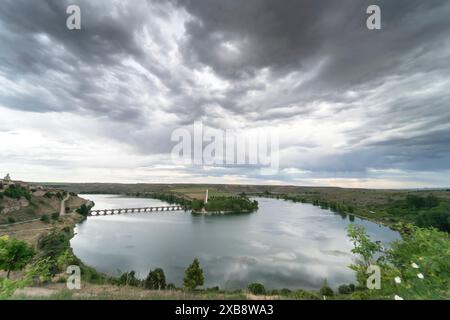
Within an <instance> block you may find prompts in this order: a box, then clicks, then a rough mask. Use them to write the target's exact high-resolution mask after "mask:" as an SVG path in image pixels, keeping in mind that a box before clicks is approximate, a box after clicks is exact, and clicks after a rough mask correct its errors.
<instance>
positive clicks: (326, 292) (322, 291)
mask: <svg viewBox="0 0 450 320" xmlns="http://www.w3.org/2000/svg"><path fill="white" fill-rule="evenodd" d="M319 293H320V294H321V295H322V296H326V297H332V296H334V292H333V289H331V288H330V287H329V286H328V284H327V281H326V280H325V281H324V282H323V285H322V288H320V291H319Z"/></svg>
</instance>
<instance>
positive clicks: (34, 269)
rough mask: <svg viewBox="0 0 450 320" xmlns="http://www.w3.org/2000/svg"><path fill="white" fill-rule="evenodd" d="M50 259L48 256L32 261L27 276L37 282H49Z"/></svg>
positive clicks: (50, 276) (50, 274)
mask: <svg viewBox="0 0 450 320" xmlns="http://www.w3.org/2000/svg"><path fill="white" fill-rule="evenodd" d="M51 269H52V261H51V258H50V257H47V258H43V259H40V260H38V261H36V262H35V263H33V265H32V266H31V268H30V270H29V271H28V272H27V276H28V277H30V278H31V279H32V280H34V281H37V282H49V281H50V280H51V279H52V272H51Z"/></svg>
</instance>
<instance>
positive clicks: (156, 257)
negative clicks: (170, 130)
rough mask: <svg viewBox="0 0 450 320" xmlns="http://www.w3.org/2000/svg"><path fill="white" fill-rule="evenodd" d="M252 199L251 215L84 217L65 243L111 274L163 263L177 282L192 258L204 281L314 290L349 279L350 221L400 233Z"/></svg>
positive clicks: (149, 202)
mask: <svg viewBox="0 0 450 320" xmlns="http://www.w3.org/2000/svg"><path fill="white" fill-rule="evenodd" d="M80 196H81V197H83V198H85V199H90V200H92V201H94V202H95V203H96V205H95V209H110V208H111V209H112V208H126V207H135V208H136V207H145V206H157V205H167V204H166V203H164V202H163V201H160V200H154V199H141V198H130V197H125V196H119V195H80ZM257 200H258V202H259V210H258V211H257V212H255V213H252V214H240V215H224V216H197V215H192V214H191V213H190V212H153V213H135V214H125V215H116V216H96V217H88V219H87V220H86V221H84V222H82V223H81V224H79V225H78V226H77V227H76V230H75V232H76V235H75V237H74V238H73V239H72V241H71V245H72V248H73V250H74V252H75V254H76V255H77V256H78V257H79V258H80V259H81V260H83V261H84V262H85V263H86V264H88V265H90V266H93V267H95V268H96V269H97V270H99V271H102V272H105V273H108V274H111V275H118V274H119V273H121V272H125V271H130V270H135V271H136V273H137V274H138V275H139V276H140V277H142V278H144V277H145V276H146V275H147V274H148V272H149V269H154V268H157V267H161V268H163V269H164V272H165V273H166V278H167V282H168V283H169V282H172V283H174V284H176V285H177V286H181V285H182V283H183V275H184V271H185V269H186V267H187V266H188V265H189V264H190V263H191V262H192V260H193V259H194V257H198V258H199V260H200V264H201V266H202V268H203V271H204V274H205V287H212V286H219V287H220V288H223V289H238V288H246V287H247V285H248V284H249V283H251V282H260V283H263V284H264V285H265V286H266V288H268V289H274V288H278V289H280V288H290V289H299V288H302V289H318V288H320V286H321V284H322V282H323V280H324V279H327V281H328V283H329V285H331V286H332V287H334V288H336V287H337V286H339V285H341V284H343V283H350V282H355V275H354V272H353V271H352V270H350V269H349V268H348V265H349V264H350V263H351V262H352V259H353V258H354V257H353V256H352V254H351V252H350V250H351V249H352V244H351V243H350V241H349V240H348V238H347V231H346V228H347V226H348V225H349V224H350V223H356V224H361V225H363V226H364V227H365V228H366V230H367V231H368V233H369V235H370V236H371V238H372V239H374V240H380V241H382V242H383V243H385V244H387V243H389V242H391V241H393V240H396V239H398V238H399V235H398V233H397V232H394V231H392V230H390V229H389V228H386V227H383V226H380V225H377V224H375V223H373V222H369V221H366V220H362V219H359V218H353V217H350V216H347V217H343V216H340V215H337V214H334V213H332V212H331V211H328V210H323V209H320V208H319V207H314V206H312V205H310V204H301V203H293V202H288V201H282V200H275V199H265V198H257ZM350 220H353V222H351V221H350Z"/></svg>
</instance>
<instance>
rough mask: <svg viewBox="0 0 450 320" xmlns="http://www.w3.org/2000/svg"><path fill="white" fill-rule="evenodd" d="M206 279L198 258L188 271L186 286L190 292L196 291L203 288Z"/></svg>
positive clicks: (185, 279)
mask: <svg viewBox="0 0 450 320" xmlns="http://www.w3.org/2000/svg"><path fill="white" fill-rule="evenodd" d="M204 280H205V278H204V277H203V270H202V268H200V262H199V261H198V259H197V258H195V259H194V261H193V262H192V264H191V265H190V266H189V267H188V268H187V269H186V272H185V276H184V286H185V287H186V288H187V289H189V290H194V289H195V288H196V287H198V286H202V285H203V282H204Z"/></svg>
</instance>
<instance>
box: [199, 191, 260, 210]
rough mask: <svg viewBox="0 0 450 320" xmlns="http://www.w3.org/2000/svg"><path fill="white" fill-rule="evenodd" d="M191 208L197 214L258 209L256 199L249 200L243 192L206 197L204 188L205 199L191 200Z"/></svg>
mask: <svg viewBox="0 0 450 320" xmlns="http://www.w3.org/2000/svg"><path fill="white" fill-rule="evenodd" d="M191 208H192V213H197V214H227V213H250V212H253V211H256V210H257V209H258V201H256V200H250V199H249V198H248V197H247V196H246V195H245V194H240V195H238V196H215V197H211V198H208V190H206V194H205V199H204V200H203V201H202V200H198V199H194V200H192V202H191Z"/></svg>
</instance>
